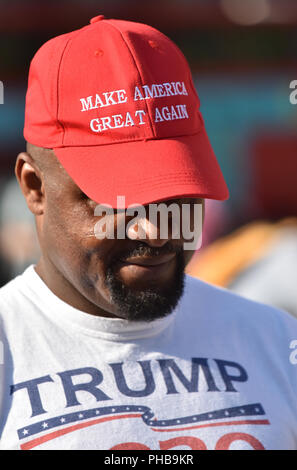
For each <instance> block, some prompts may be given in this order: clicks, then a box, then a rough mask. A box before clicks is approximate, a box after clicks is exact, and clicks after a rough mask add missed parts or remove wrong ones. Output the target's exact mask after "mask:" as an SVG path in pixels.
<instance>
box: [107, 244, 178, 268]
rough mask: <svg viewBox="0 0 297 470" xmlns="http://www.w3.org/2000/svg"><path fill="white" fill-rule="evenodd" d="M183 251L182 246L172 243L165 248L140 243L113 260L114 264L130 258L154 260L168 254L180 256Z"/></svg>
mask: <svg viewBox="0 0 297 470" xmlns="http://www.w3.org/2000/svg"><path fill="white" fill-rule="evenodd" d="M182 251H183V247H182V246H173V245H172V244H171V243H166V244H165V245H164V246H163V247H151V246H149V245H146V244H145V243H142V242H138V245H137V246H135V247H133V248H131V249H130V250H125V251H122V252H121V253H119V254H118V255H117V256H116V257H114V258H113V260H112V264H113V263H115V262H117V261H119V260H120V259H121V260H122V261H125V259H128V258H134V257H135V258H136V257H148V258H154V257H155V256H163V255H168V254H176V255H177V256H178V255H180V254H181V253H182Z"/></svg>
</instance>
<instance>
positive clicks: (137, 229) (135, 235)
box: [126, 217, 170, 247]
mask: <svg viewBox="0 0 297 470" xmlns="http://www.w3.org/2000/svg"><path fill="white" fill-rule="evenodd" d="M126 233H127V236H128V238H130V239H131V240H138V241H140V240H141V241H143V242H146V243H147V244H148V245H150V246H152V247H162V246H163V245H165V244H166V243H167V242H168V240H169V238H170V237H169V235H168V233H167V234H165V235H166V236H164V233H161V230H160V227H158V226H157V225H156V224H155V223H153V222H152V221H150V220H149V219H148V218H147V217H141V218H140V217H139V218H137V220H136V221H130V222H129V223H128V226H127V229H126ZM161 237H163V238H161Z"/></svg>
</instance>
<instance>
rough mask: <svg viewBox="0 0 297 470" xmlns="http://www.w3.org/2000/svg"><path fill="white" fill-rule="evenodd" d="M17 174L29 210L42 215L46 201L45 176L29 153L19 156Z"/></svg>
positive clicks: (16, 165) (16, 167)
mask: <svg viewBox="0 0 297 470" xmlns="http://www.w3.org/2000/svg"><path fill="white" fill-rule="evenodd" d="M15 174H16V177H17V180H18V182H19V185H20V187H21V190H22V192H23V195H24V197H25V199H26V201H27V206H28V208H29V209H30V211H31V212H32V213H33V214H34V215H42V214H43V212H44V201H45V197H44V196H45V195H44V182H43V175H42V173H41V171H40V170H39V169H38V167H37V165H36V163H35V162H34V160H33V159H32V157H31V156H30V155H29V154H28V153H26V152H22V153H20V154H19V155H18V157H17V161H16V164H15Z"/></svg>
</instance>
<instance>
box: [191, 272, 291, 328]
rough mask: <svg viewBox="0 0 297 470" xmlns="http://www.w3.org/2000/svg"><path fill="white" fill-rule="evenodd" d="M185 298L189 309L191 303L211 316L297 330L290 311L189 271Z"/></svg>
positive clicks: (226, 320) (225, 320)
mask: <svg viewBox="0 0 297 470" xmlns="http://www.w3.org/2000/svg"><path fill="white" fill-rule="evenodd" d="M183 302H184V305H186V306H187V307H188V308H189V309H190V308H191V306H192V307H193V306H195V307H196V308H197V310H199V308H201V309H203V310H204V311H205V312H207V315H209V319H210V318H211V316H212V315H214V316H216V317H217V318H218V319H219V318H222V319H223V320H224V322H228V321H236V320H237V321H239V322H240V323H241V324H243V323H244V324H253V325H259V324H261V323H262V324H265V325H268V324H270V325H271V327H274V328H277V327H278V325H282V324H283V325H286V326H287V327H288V328H292V329H293V331H294V332H297V319H296V318H295V317H293V316H292V315H290V314H289V313H288V312H285V311H283V310H280V309H277V308H275V307H273V306H271V305H267V304H264V303H261V302H256V301H254V300H251V299H248V298H246V297H243V296H241V295H239V294H236V293H234V292H231V291H230V290H228V289H225V288H223V287H218V286H215V285H213V284H209V283H207V282H204V281H201V280H200V279H197V278H194V277H192V276H189V275H186V282H185V292H184V299H183ZM242 322H243V323H242Z"/></svg>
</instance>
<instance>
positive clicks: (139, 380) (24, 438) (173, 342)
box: [0, 266, 297, 450]
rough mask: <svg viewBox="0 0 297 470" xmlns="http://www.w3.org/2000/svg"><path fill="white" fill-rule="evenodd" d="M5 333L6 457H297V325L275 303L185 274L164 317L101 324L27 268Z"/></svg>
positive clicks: (0, 422)
mask: <svg viewBox="0 0 297 470" xmlns="http://www.w3.org/2000/svg"><path fill="white" fill-rule="evenodd" d="M0 326H1V329H0V331H1V341H2V343H3V349H4V351H3V353H4V354H3V359H4V360H3V361H2V362H3V364H2V365H1V366H0V380H1V381H0V415H1V419H0V437H1V440H0V449H118V450H120V449H134V450H136V449H144V450H149V449H154V450H156V449H163V450H167V449H175V450H176V449H182V450H191V449H194V450H197V449H295V450H296V449H297V399H296V394H297V364H296V363H295V362H297V360H295V359H296V356H297V354H296V351H294V350H293V349H290V345H291V347H292V344H295V343H292V342H293V340H297V321H296V319H294V318H293V317H291V316H289V315H288V314H286V313H284V312H281V311H278V310H275V309H273V308H272V307H268V306H265V305H262V304H258V303H255V302H253V301H250V300H247V299H244V298H241V297H239V296H237V295H235V294H232V293H230V292H229V291H227V290H224V289H219V288H216V287H213V286H211V285H209V284H206V283H204V282H201V281H198V280H196V279H194V278H191V277H189V276H186V286H185V293H184V295H183V296H182V298H181V300H180V302H179V305H178V307H177V308H176V309H175V311H174V313H172V314H171V315H169V316H167V317H166V318H163V319H160V320H156V321H154V322H151V323H145V322H143V323H137V322H129V321H126V320H121V319H110V318H102V317H96V316H93V315H90V314H87V313H84V312H81V311H78V310H76V309H74V308H73V307H71V306H70V305H68V304H66V303H65V302H63V301H62V300H60V299H59V298H57V297H56V296H55V295H54V294H53V293H52V292H51V291H50V290H49V289H48V287H47V286H46V285H45V284H44V283H43V281H42V280H41V279H40V277H39V276H38V275H37V273H36V272H35V269H34V267H33V266H31V267H29V268H28V269H27V270H26V271H25V272H24V274H23V275H21V276H18V277H17V278H15V279H14V280H13V281H11V282H10V283H9V284H7V285H6V286H4V287H3V288H2V289H1V290H0ZM296 344H297V342H296ZM295 349H297V348H295ZM0 357H1V356H0Z"/></svg>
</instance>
